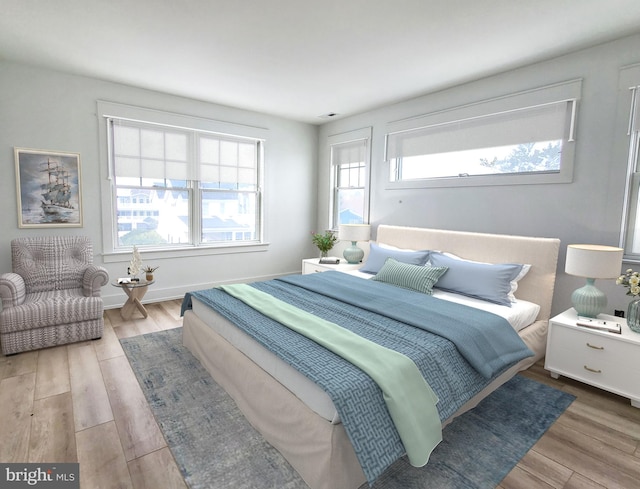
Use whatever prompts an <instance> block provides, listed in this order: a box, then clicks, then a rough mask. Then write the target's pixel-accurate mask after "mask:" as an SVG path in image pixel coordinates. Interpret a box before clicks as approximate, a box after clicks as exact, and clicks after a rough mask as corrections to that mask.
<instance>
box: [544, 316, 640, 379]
mask: <svg viewBox="0 0 640 489" xmlns="http://www.w3.org/2000/svg"><path fill="white" fill-rule="evenodd" d="M614 335H615V333H593V332H591V331H589V330H584V329H577V328H574V327H566V326H563V325H561V324H554V327H553V330H552V331H551V332H550V334H549V338H548V339H549V341H550V342H553V344H554V348H555V349H557V350H558V351H563V352H565V353H567V354H570V356H572V357H575V358H578V359H582V360H584V361H587V359H590V360H593V361H604V362H611V363H616V364H618V365H619V366H620V367H621V368H627V369H637V370H640V348H638V345H634V344H633V343H627V342H624V341H620V340H619V339H616V338H609V337H607V336H614ZM582 360H580V361H582Z"/></svg>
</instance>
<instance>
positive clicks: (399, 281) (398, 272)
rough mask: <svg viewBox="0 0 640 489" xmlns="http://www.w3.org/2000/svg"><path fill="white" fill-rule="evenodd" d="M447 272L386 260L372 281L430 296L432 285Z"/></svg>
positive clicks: (441, 269) (442, 269) (436, 268)
mask: <svg viewBox="0 0 640 489" xmlns="http://www.w3.org/2000/svg"><path fill="white" fill-rule="evenodd" d="M447 270H448V268H447V267H428V266H420V265H410V264H408V263H402V262H399V261H397V260H394V259H393V258H387V261H385V262H384V265H383V266H382V268H381V269H380V271H379V272H378V273H377V274H376V276H375V277H373V279H372V280H377V281H378V282H385V283H387V284H392V285H397V286H398V287H402V288H405V289H411V290H417V291H418V292H423V293H425V294H428V295H431V293H432V289H433V285H434V284H435V283H436V282H437V281H438V279H439V278H440V277H442V275H443V274H444V272H446V271H447Z"/></svg>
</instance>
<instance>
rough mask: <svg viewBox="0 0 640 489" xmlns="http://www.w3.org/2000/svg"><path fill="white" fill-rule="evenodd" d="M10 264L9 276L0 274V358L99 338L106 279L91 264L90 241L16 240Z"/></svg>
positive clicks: (72, 238)
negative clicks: (102, 290)
mask: <svg viewBox="0 0 640 489" xmlns="http://www.w3.org/2000/svg"><path fill="white" fill-rule="evenodd" d="M11 261H12V266H13V267H12V268H13V272H12V273H3V274H2V275H0V299H2V311H0V346H1V348H2V353H3V354H5V355H10V354H13V353H18V352H22V351H28V350H37V349H40V348H45V347H48V346H55V345H63V344H66V343H73V342H76V341H83V340H89V339H96V338H100V337H101V336H102V330H103V328H104V319H103V317H102V313H103V309H104V306H103V303H102V298H101V297H100V288H101V287H102V286H104V285H106V284H107V282H108V281H109V275H108V274H107V271H106V270H105V269H104V268H103V267H99V266H96V265H93V264H92V263H93V247H92V245H91V240H90V239H89V238H88V237H85V236H65V237H61V236H51V237H34V238H18V239H14V240H13V241H11Z"/></svg>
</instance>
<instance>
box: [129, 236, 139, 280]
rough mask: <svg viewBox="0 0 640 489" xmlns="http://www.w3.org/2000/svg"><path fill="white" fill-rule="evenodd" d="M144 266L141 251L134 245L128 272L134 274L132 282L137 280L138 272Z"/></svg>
mask: <svg viewBox="0 0 640 489" xmlns="http://www.w3.org/2000/svg"><path fill="white" fill-rule="evenodd" d="M141 268H142V257H141V256H140V252H139V251H138V247H137V246H135V245H134V246H133V257H132V258H131V261H130V262H129V268H128V269H127V273H128V274H129V275H132V276H133V278H132V282H137V281H138V280H139V279H138V274H139V273H140V269H141Z"/></svg>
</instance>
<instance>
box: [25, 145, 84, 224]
mask: <svg viewBox="0 0 640 489" xmlns="http://www.w3.org/2000/svg"><path fill="white" fill-rule="evenodd" d="M15 159H16V187H17V193H18V226H19V227H21V228H40V227H82V192H81V187H82V184H81V180H82V179H81V173H80V155H79V154H78V153H61V152H58V151H41V150H35V149H25V148H15Z"/></svg>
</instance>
